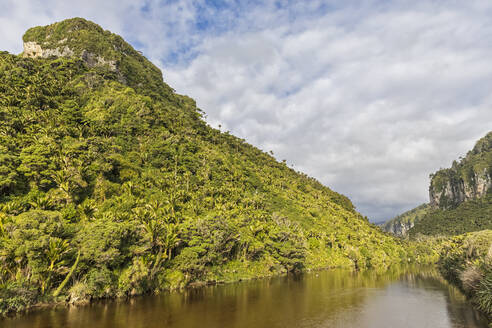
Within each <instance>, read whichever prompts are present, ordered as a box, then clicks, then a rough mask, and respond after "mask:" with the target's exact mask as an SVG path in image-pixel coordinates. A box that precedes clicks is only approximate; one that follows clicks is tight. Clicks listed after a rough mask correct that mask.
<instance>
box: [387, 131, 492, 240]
mask: <svg viewBox="0 0 492 328" xmlns="http://www.w3.org/2000/svg"><path fill="white" fill-rule="evenodd" d="M491 186H492V132H489V133H488V134H487V135H486V136H485V137H483V138H481V139H480V140H479V141H478V142H477V143H476V144H475V146H474V147H473V149H472V150H471V151H469V152H468V154H467V155H466V157H465V158H462V159H461V160H460V161H459V162H456V161H455V162H453V165H452V167H451V168H449V169H442V170H439V171H437V172H436V173H435V174H431V184H430V187H429V191H430V204H428V205H421V206H419V207H417V208H415V209H413V210H411V211H409V212H406V213H403V214H402V215H400V216H397V217H396V218H395V219H393V220H390V221H388V222H387V223H386V224H385V225H383V226H382V227H383V229H384V230H386V231H389V232H392V233H394V234H396V235H406V234H405V233H399V232H401V231H405V232H407V231H408V233H407V234H408V235H409V236H410V237H411V238H415V237H416V236H419V235H430V236H436V235H443V236H454V235H460V234H464V233H467V232H473V231H480V230H485V229H492V189H491Z"/></svg>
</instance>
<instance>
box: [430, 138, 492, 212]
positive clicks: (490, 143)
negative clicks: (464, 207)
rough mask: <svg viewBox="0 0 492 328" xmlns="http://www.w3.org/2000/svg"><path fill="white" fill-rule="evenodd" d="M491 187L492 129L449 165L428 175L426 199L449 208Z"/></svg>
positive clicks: (483, 192)
mask: <svg viewBox="0 0 492 328" xmlns="http://www.w3.org/2000/svg"><path fill="white" fill-rule="evenodd" d="M491 190H492V132H490V133H488V134H487V135H486V136H485V137H484V138H482V139H480V140H479V141H478V142H477V144H476V145H475V147H474V148H473V150H471V151H470V152H468V154H467V155H466V157H465V158H463V159H461V161H460V162H456V161H455V162H454V163H453V165H452V167H451V168H449V169H442V170H439V171H437V172H436V173H435V174H432V175H431V184H430V186H429V201H430V205H431V207H432V208H440V209H449V208H453V207H456V206H458V205H459V204H461V203H463V202H465V201H468V200H470V199H477V198H481V197H483V196H485V195H486V194H487V193H489V192H490V191H491Z"/></svg>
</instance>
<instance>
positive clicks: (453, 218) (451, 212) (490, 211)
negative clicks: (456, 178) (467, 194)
mask: <svg viewBox="0 0 492 328" xmlns="http://www.w3.org/2000/svg"><path fill="white" fill-rule="evenodd" d="M485 229H492V194H488V195H486V196H484V197H482V198H478V199H472V200H469V201H467V202H464V203H461V204H460V205H459V206H458V207H456V208H452V209H448V210H441V209H434V210H429V211H428V212H427V213H426V214H425V215H424V216H423V217H422V218H421V219H420V220H418V221H417V222H416V223H415V226H414V227H413V228H412V229H410V232H409V234H410V237H415V236H417V235H418V234H424V235H459V234H463V233H466V232H472V231H479V230H485Z"/></svg>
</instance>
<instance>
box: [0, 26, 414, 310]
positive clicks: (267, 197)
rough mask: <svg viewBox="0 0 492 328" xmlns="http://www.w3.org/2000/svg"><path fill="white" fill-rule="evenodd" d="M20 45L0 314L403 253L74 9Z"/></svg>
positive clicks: (8, 73) (386, 259) (1, 187)
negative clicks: (215, 120) (205, 114)
mask: <svg viewBox="0 0 492 328" xmlns="http://www.w3.org/2000/svg"><path fill="white" fill-rule="evenodd" d="M24 42H25V46H24V53H23V54H21V55H20V56H15V55H11V54H8V53H6V52H3V53H0V94H1V95H2V97H1V98H0V258H1V261H0V285H1V288H0V312H4V313H5V312H8V311H15V310H20V309H22V308H25V307H29V306H30V305H32V304H34V303H36V302H40V301H43V302H50V301H54V300H69V301H70V302H78V301H83V300H90V299H96V298H102V297H114V296H125V295H136V294H141V293H146V292H152V291H159V290H163V289H172V288H178V287H183V286H187V285H189V284H195V283H198V282H203V281H233V280H238V279H243V278H252V277H261V276H269V275H273V274H278V273H282V272H287V271H292V270H304V269H313V268H321V267H330V266H354V267H359V268H361V267H378V268H384V267H386V266H388V265H390V264H392V263H398V262H401V261H405V262H406V261H408V257H409V256H412V254H407V251H406V250H405V249H404V247H403V246H402V245H401V244H400V242H399V241H397V240H395V239H394V238H392V237H390V236H388V235H385V234H383V233H381V232H380V231H379V229H377V228H375V227H374V226H372V225H370V224H369V223H368V222H367V221H366V220H364V219H363V217H362V216H361V215H360V214H358V213H357V212H356V211H355V209H354V207H353V205H352V203H351V202H350V200H349V199H347V198H346V197H345V196H343V195H340V194H338V193H336V192H334V191H332V190H330V189H329V188H327V187H325V186H323V185H321V184H320V183H319V182H317V181H316V180H315V179H313V178H310V177H308V176H306V175H304V174H302V173H298V172H295V171H294V170H292V169H290V168H288V167H287V166H286V165H285V164H284V163H279V162H277V161H276V160H275V159H274V158H273V157H272V156H270V155H269V154H267V153H265V152H262V151H260V150H258V149H257V148H255V147H253V146H251V145H249V144H247V143H246V142H245V141H244V140H242V139H239V138H236V137H234V136H232V135H230V134H229V133H227V132H226V133H221V132H220V131H218V130H216V129H213V128H211V127H209V126H208V125H207V124H206V123H205V122H204V120H203V119H202V112H201V111H200V110H199V109H198V108H197V107H196V105H195V102H194V101H193V100H192V99H190V98H188V97H186V96H181V95H177V94H176V93H174V91H173V90H172V89H171V88H170V87H169V86H168V85H166V84H165V83H164V82H163V79H162V75H161V72H160V71H159V70H158V69H157V68H156V67H155V66H154V65H153V64H152V63H150V62H149V61H148V60H147V59H145V58H144V57H143V56H142V55H141V54H140V53H139V52H138V51H136V50H134V49H133V48H132V47H131V46H130V45H129V44H127V43H126V42H125V41H123V39H122V38H121V37H119V36H117V35H114V34H112V33H110V32H108V31H104V30H103V29H102V28H101V27H99V26H98V25H96V24H94V23H91V22H88V21H86V20H84V19H80V18H75V19H70V20H66V21H63V22H60V23H55V24H52V25H49V26H45V27H36V28H33V29H30V30H29V31H27V33H26V34H25V36H24Z"/></svg>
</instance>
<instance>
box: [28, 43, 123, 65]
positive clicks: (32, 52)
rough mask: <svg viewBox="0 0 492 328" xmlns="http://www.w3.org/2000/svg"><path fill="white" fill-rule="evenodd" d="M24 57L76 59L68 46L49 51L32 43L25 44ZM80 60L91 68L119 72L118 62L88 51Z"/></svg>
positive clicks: (83, 53) (83, 52)
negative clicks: (96, 67)
mask: <svg viewBox="0 0 492 328" xmlns="http://www.w3.org/2000/svg"><path fill="white" fill-rule="evenodd" d="M23 56H24V57H29V58H38V57H41V58H49V57H52V56H55V57H74V56H75V54H74V52H73V51H72V49H70V48H69V47H67V46H64V47H61V46H60V47H57V48H54V49H47V48H43V47H41V45H40V44H38V43H36V42H33V41H30V42H24V52H23ZM80 58H81V59H82V60H83V61H85V62H86V63H87V65H88V66H89V67H94V66H105V65H107V66H109V68H110V69H111V70H112V71H117V70H118V67H117V66H116V61H115V60H106V59H104V58H102V57H100V56H97V55H95V54H93V53H90V52H88V51H86V50H83V51H82V53H81V55H80Z"/></svg>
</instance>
